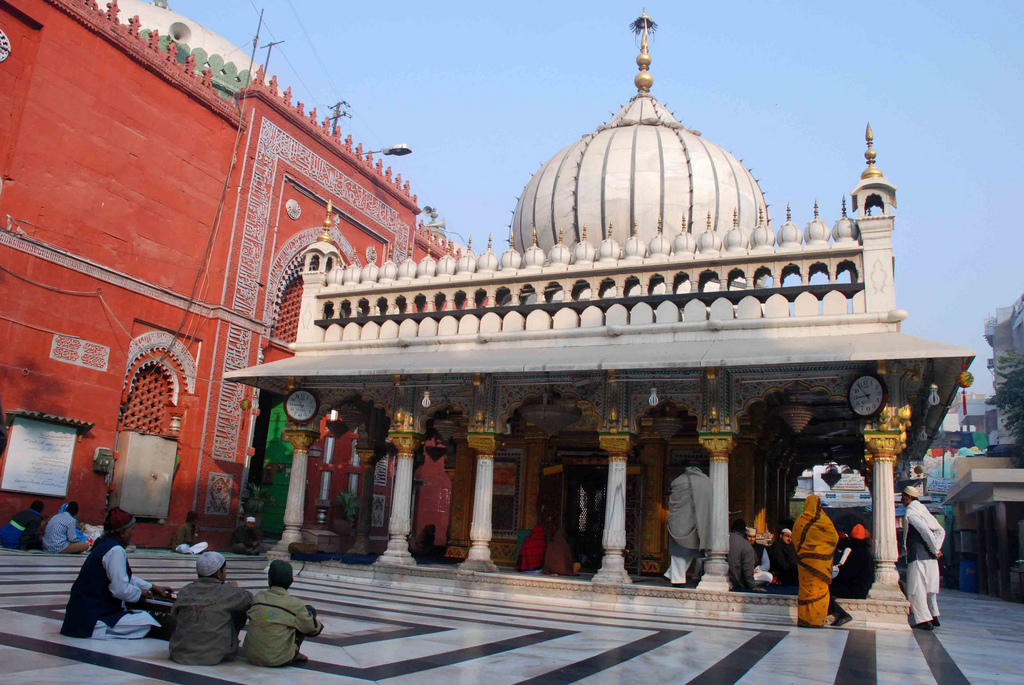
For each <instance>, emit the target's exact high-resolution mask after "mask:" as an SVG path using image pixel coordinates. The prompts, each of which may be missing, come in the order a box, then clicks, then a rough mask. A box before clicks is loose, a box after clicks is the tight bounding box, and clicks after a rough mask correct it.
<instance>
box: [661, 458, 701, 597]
mask: <svg viewBox="0 0 1024 685" xmlns="http://www.w3.org/2000/svg"><path fill="white" fill-rule="evenodd" d="M668 535H669V539H668V551H669V554H670V555H671V556H672V561H671V563H670V564H669V567H668V571H666V572H665V577H666V578H668V579H669V582H671V583H672V584H673V585H685V584H686V571H687V569H688V568H689V566H690V562H692V561H696V562H697V563H696V564H695V565H694V575H695V576H696V575H697V574H698V572H699V570H700V560H701V558H702V555H701V550H705V549H708V547H709V546H710V545H711V479H710V478H708V477H707V476H706V475H704V472H703V471H701V470H700V469H699V468H698V467H697V466H696V465H690V466H687V467H686V471H685V472H684V473H683V474H682V475H681V476H679V477H678V478H676V479H675V480H674V481H672V494H671V495H670V496H669V499H668Z"/></svg>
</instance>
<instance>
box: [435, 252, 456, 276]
mask: <svg viewBox="0 0 1024 685" xmlns="http://www.w3.org/2000/svg"><path fill="white" fill-rule="evenodd" d="M457 268H458V262H456V261H455V257H452V254H451V252H449V253H447V254H445V255H444V256H443V257H441V258H440V259H439V260H437V275H438V276H454V275H455V270H456V269H457Z"/></svg>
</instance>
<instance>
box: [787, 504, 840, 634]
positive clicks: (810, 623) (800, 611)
mask: <svg viewBox="0 0 1024 685" xmlns="http://www.w3.org/2000/svg"><path fill="white" fill-rule="evenodd" d="M838 541H839V535H838V534H837V533H836V528H835V526H833V525H832V521H831V520H830V519H829V517H828V516H827V515H826V514H825V512H824V511H823V510H822V508H821V501H820V500H819V499H818V497H817V496H816V495H811V496H810V497H808V498H807V499H806V500H804V513H803V514H801V515H800V518H798V519H797V520H796V525H795V526H793V547H795V548H796V556H797V564H798V566H797V569H798V571H799V576H800V595H799V602H798V605H797V616H798V617H799V621H798V622H797V625H799V626H802V627H804V628H821V627H822V626H824V625H825V618H826V617H827V616H828V600H829V588H828V586H829V584H830V583H831V582H832V555H833V554H834V553H835V550H836V543H837V542H838Z"/></svg>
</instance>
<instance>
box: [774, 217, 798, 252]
mask: <svg viewBox="0 0 1024 685" xmlns="http://www.w3.org/2000/svg"><path fill="white" fill-rule="evenodd" d="M775 240H776V242H777V243H778V244H779V249H780V250H799V249H800V229H799V227H797V225H796V224H794V223H793V219H792V218H791V216H790V214H789V207H786V223H784V224H782V226H780V227H779V232H778V233H777V234H776V235H775Z"/></svg>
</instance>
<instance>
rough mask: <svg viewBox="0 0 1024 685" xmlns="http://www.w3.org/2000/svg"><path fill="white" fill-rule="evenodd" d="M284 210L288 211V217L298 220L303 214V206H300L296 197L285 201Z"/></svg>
mask: <svg viewBox="0 0 1024 685" xmlns="http://www.w3.org/2000/svg"><path fill="white" fill-rule="evenodd" d="M284 210H285V211H286V212H288V218H289V219H291V220H292V221H297V220H298V218H299V217H300V216H302V207H300V206H299V203H298V201H297V200H296V199H295V198H292V199H291V200H288V202H285V203H284Z"/></svg>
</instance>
